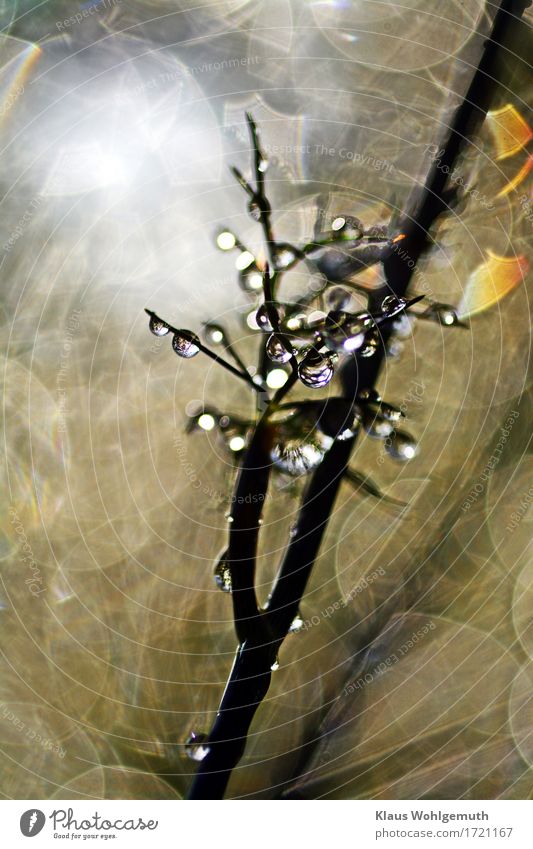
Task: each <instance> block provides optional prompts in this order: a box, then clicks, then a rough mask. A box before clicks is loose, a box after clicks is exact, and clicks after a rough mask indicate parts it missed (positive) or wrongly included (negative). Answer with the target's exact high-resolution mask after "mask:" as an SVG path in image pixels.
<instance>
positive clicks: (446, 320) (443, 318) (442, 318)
mask: <svg viewBox="0 0 533 849" xmlns="http://www.w3.org/2000/svg"><path fill="white" fill-rule="evenodd" d="M426 315H427V316H429V317H431V318H433V319H434V320H435V321H438V322H439V323H440V324H443V325H445V326H446V327H452V326H453V325H454V324H460V321H459V316H458V315H457V313H456V311H455V309H454V308H453V307H451V306H450V305H449V304H432V306H431V307H430V308H429V310H428V311H427V313H426Z"/></svg>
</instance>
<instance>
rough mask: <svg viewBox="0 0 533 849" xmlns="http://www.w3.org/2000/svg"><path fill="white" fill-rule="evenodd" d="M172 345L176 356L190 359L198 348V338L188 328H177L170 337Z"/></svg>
mask: <svg viewBox="0 0 533 849" xmlns="http://www.w3.org/2000/svg"><path fill="white" fill-rule="evenodd" d="M172 347H173V348H174V351H175V352H176V354H177V355H178V357H184V358H185V359H186V360H190V359H191V357H195V356H196V354H197V353H198V352H199V350H200V340H199V339H198V337H197V336H196V335H195V334H194V333H191V331H190V330H178V332H177V333H174V336H173V337H172Z"/></svg>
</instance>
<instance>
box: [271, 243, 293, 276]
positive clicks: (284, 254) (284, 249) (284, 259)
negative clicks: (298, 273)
mask: <svg viewBox="0 0 533 849" xmlns="http://www.w3.org/2000/svg"><path fill="white" fill-rule="evenodd" d="M297 259H298V254H297V251H296V249H295V248H293V247H292V245H289V244H287V243H285V242H282V243H280V244H278V245H274V247H273V249H272V261H273V264H274V268H275V270H276V271H284V270H285V269H287V268H290V266H291V265H294V263H295V262H296V261H297Z"/></svg>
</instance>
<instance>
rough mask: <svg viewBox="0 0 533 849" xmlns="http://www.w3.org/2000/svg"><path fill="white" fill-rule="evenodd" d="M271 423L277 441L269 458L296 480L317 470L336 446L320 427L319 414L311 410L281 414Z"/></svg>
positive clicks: (292, 409)
mask: <svg viewBox="0 0 533 849" xmlns="http://www.w3.org/2000/svg"><path fill="white" fill-rule="evenodd" d="M272 422H273V424H274V428H275V431H274V433H275V437H274V445H273V448H272V450H271V452H270V458H271V460H272V462H273V464H274V465H275V466H276V468H278V469H280V470H281V471H282V472H285V473H286V474H288V475H291V476H295V477H297V476H299V475H305V474H307V473H308V472H310V471H312V470H313V469H316V468H317V466H319V465H320V463H321V462H322V460H323V459H324V457H325V455H326V452H327V451H328V450H329V448H331V446H332V445H333V438H332V437H331V436H329V435H328V434H326V433H324V432H323V431H322V430H321V429H320V428H319V427H318V419H317V412H316V411H314V410H312V409H311V410H310V409H309V408H305V409H300V408H299V407H298V406H294V407H291V408H289V409H286V410H280V411H279V415H278V416H274V417H273V418H272Z"/></svg>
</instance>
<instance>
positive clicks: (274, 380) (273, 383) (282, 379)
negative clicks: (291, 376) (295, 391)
mask: <svg viewBox="0 0 533 849" xmlns="http://www.w3.org/2000/svg"><path fill="white" fill-rule="evenodd" d="M287 380H288V374H287V372H285V371H283V369H281V368H273V369H272V370H271V371H269V372H268V374H267V379H266V383H267V386H268V388H269V389H281V387H282V386H285V384H286V383H287Z"/></svg>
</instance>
